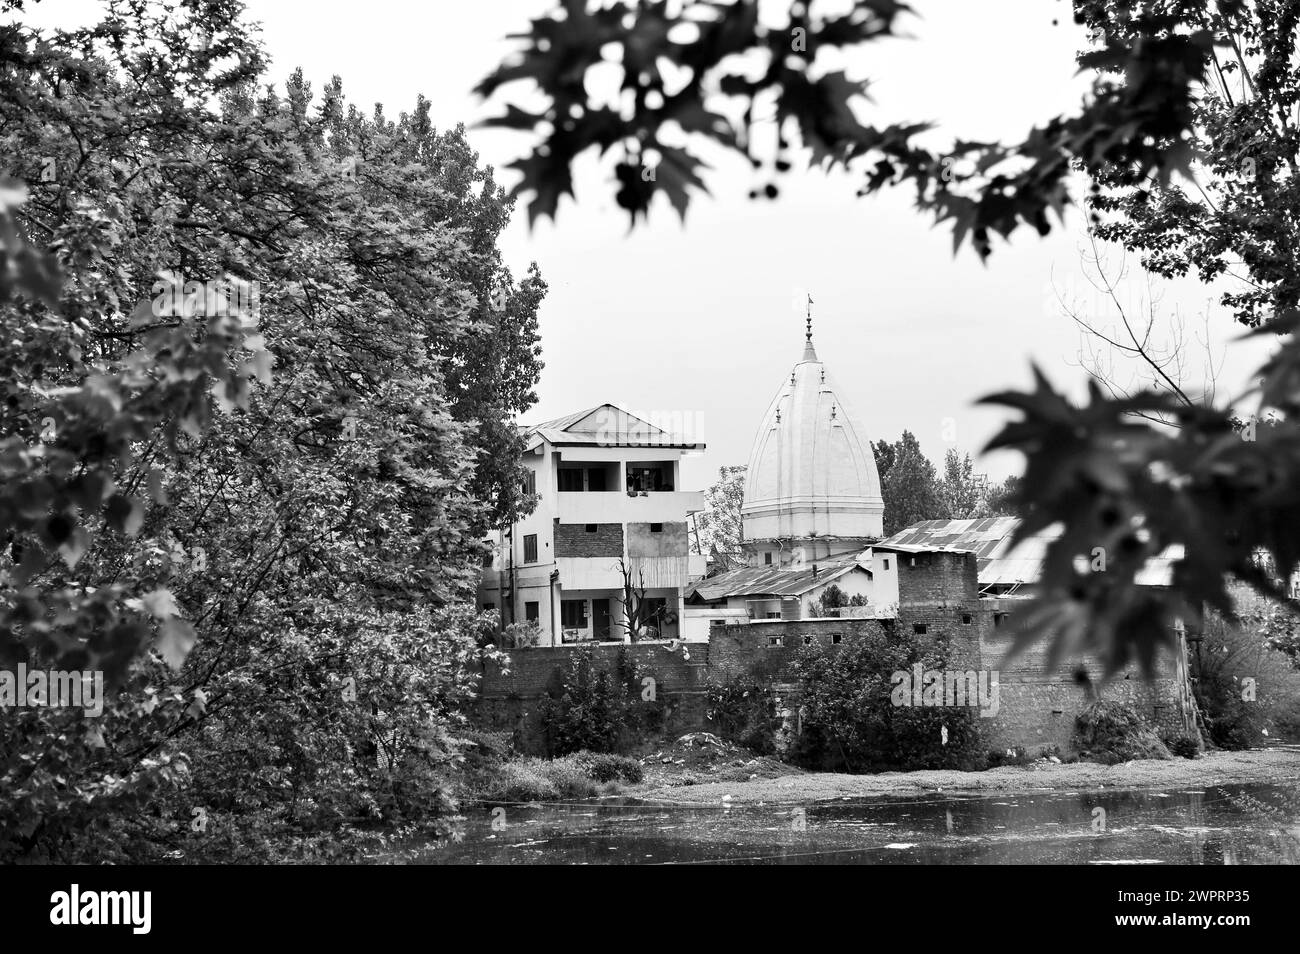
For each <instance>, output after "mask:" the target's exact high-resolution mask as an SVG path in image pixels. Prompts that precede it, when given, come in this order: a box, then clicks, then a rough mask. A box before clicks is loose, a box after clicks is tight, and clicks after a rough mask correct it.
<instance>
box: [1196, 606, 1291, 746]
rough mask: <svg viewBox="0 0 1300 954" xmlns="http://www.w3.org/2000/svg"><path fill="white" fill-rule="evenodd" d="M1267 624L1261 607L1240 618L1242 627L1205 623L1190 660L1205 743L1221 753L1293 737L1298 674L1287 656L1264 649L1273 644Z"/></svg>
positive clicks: (1271, 628)
mask: <svg viewBox="0 0 1300 954" xmlns="http://www.w3.org/2000/svg"><path fill="white" fill-rule="evenodd" d="M1271 618H1272V617H1271V616H1270V615H1269V612H1268V611H1267V607H1265V608H1263V609H1258V608H1257V609H1256V610H1254V611H1252V612H1247V613H1243V616H1242V619H1243V625H1242V627H1233V626H1230V625H1228V624H1227V623H1226V622H1225V621H1224V620H1222V619H1221V618H1218V617H1214V618H1211V619H1210V620H1209V621H1207V623H1206V626H1205V631H1204V633H1203V638H1202V641H1201V643H1200V645H1199V646H1198V647H1197V648H1196V651H1195V652H1193V653H1192V655H1191V661H1192V665H1193V672H1194V673H1195V675H1196V679H1195V681H1194V682H1193V686H1194V688H1195V692H1196V701H1197V704H1198V705H1199V706H1200V708H1201V713H1202V715H1204V717H1205V725H1206V729H1207V732H1208V735H1209V739H1208V741H1210V742H1212V743H1213V744H1214V745H1215V746H1217V747H1219V748H1221V749H1247V748H1250V747H1251V746H1252V745H1258V744H1259V743H1260V742H1261V741H1262V740H1263V739H1264V738H1265V737H1266V735H1267V736H1271V737H1279V736H1280V737H1282V738H1296V737H1297V735H1295V734H1293V733H1295V732H1296V730H1297V729H1298V728H1300V707H1298V706H1297V699H1300V672H1297V671H1296V668H1295V665H1294V664H1293V658H1292V657H1291V656H1289V655H1288V654H1287V653H1286V652H1283V651H1279V650H1277V649H1274V648H1270V647H1271V646H1273V645H1274V644H1275V643H1276V641H1277V637H1276V635H1275V629H1276V627H1275V626H1273V625H1272V624H1271V623H1270V622H1269V620H1270V619H1271ZM1246 679H1252V680H1254V686H1253V691H1247V685H1248V684H1247V683H1246V682H1245V680H1246ZM1243 696H1246V698H1243Z"/></svg>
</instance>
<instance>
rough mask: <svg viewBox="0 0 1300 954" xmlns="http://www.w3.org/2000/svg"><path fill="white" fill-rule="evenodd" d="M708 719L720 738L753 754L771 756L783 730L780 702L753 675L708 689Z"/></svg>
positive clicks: (710, 686)
mask: <svg viewBox="0 0 1300 954" xmlns="http://www.w3.org/2000/svg"><path fill="white" fill-rule="evenodd" d="M707 698H708V710H707V714H708V718H709V721H710V722H711V723H712V724H713V726H714V727H715V728H716V729H717V732H718V735H720V736H722V738H724V739H726V740H727V741H728V742H735V743H736V744H738V745H743V746H745V748H747V749H750V750H751V751H754V752H758V753H759V754H762V755H770V754H771V753H772V752H774V751H775V750H776V734H777V732H778V731H779V730H780V728H781V717H780V716H779V715H778V714H777V707H776V700H775V699H773V697H772V693H771V692H770V691H769V690H768V689H767V687H766V686H765V685H763V684H762V683H761V682H760V681H759V680H758V678H756V677H755V676H754V675H753V674H752V673H750V674H748V675H745V676H740V677H737V678H735V679H732V680H729V681H727V682H725V683H722V684H718V683H709V685H708V697H707Z"/></svg>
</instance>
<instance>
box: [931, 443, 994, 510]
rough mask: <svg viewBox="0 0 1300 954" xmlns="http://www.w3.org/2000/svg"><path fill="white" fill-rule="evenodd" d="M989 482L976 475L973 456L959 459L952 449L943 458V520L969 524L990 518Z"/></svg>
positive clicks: (940, 500)
mask: <svg viewBox="0 0 1300 954" xmlns="http://www.w3.org/2000/svg"><path fill="white" fill-rule="evenodd" d="M988 492H989V489H988V478H987V477H985V476H984V475H983V474H977V473H975V464H974V462H973V461H972V460H971V459H970V454H962V455H960V456H959V455H958V454H957V451H956V450H954V449H952V448H949V449H948V452H947V453H946V454H944V457H943V479H942V480H941V481H940V482H939V509H940V511H941V512H942V519H947V520H968V519H970V518H972V517H987V516H989V508H988Z"/></svg>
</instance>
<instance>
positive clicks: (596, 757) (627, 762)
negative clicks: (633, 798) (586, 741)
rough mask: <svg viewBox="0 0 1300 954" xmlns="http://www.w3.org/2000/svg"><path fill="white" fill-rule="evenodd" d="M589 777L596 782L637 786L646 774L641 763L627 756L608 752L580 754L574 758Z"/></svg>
mask: <svg viewBox="0 0 1300 954" xmlns="http://www.w3.org/2000/svg"><path fill="white" fill-rule="evenodd" d="M574 758H575V759H577V761H578V764H579V765H581V766H582V770H583V771H584V772H585V773H586V774H587V777H588V778H590V779H591V780H592V781H596V782H627V783H629V784H633V785H634V784H636V783H637V782H639V781H641V779H642V777H643V776H644V772H643V771H642V769H641V763H640V762H638V761H637V760H636V759H634V758H631V757H629V756H626V755H613V754H611V753H608V752H579V753H578V754H577V755H575V756H574Z"/></svg>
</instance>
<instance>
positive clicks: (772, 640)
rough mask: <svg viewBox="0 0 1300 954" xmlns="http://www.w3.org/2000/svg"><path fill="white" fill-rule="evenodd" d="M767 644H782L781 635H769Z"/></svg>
mask: <svg viewBox="0 0 1300 954" xmlns="http://www.w3.org/2000/svg"><path fill="white" fill-rule="evenodd" d="M767 644H768V645H769V646H780V645H781V637H780V636H769V637H767Z"/></svg>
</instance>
